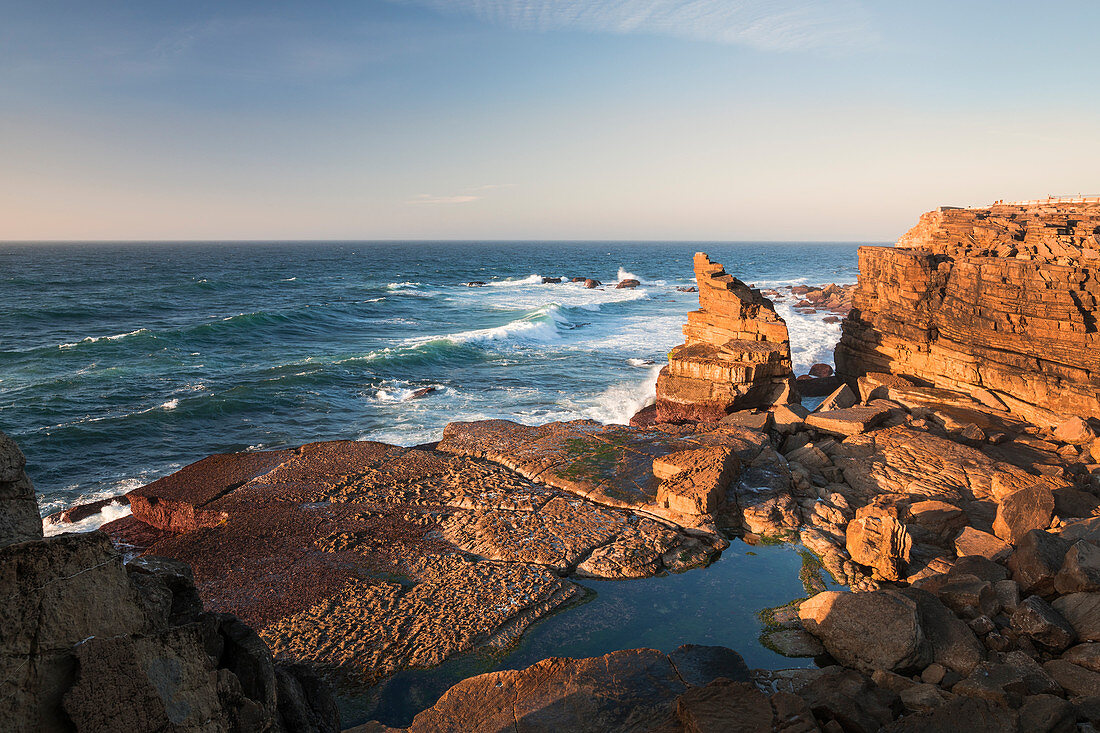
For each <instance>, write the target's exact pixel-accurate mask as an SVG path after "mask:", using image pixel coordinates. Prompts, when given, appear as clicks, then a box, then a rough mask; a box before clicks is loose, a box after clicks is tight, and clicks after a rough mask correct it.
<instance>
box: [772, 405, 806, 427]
mask: <svg viewBox="0 0 1100 733" xmlns="http://www.w3.org/2000/svg"><path fill="white" fill-rule="evenodd" d="M809 414H810V411H809V410H807V409H806V408H805V407H803V406H802V405H800V404H798V403H797V402H796V403H793V404H790V405H776V406H775V409H773V410H772V423H773V424H774V425H775V429H776V430H778V431H779V432H780V433H784V434H789V433H795V432H798V431H799V430H801V429H802V428H803V426H804V425H805V424H806V422H805V421H806V416H807V415H809Z"/></svg>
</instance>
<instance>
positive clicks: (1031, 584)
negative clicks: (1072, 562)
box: [1007, 529, 1070, 596]
mask: <svg viewBox="0 0 1100 733" xmlns="http://www.w3.org/2000/svg"><path fill="white" fill-rule="evenodd" d="M1069 547H1070V543H1069V542H1067V541H1066V540H1064V539H1062V538H1061V537H1058V536H1057V535H1053V534H1050V533H1049V532H1044V531H1043V530H1040V529H1036V530H1032V531H1030V532H1027V533H1026V534H1024V536H1023V537H1021V538H1020V540H1019V541H1018V542H1017V543H1016V548H1015V549H1014V550H1013V551H1012V555H1011V556H1009V558H1008V562H1007V565H1008V569H1009V570H1011V571H1012V579H1013V580H1015V581H1016V582H1017V583H1019V584H1020V591H1021V592H1023V593H1037V594H1039V595H1043V596H1045V595H1050V594H1051V593H1052V592H1053V591H1054V579H1055V577H1056V576H1057V575H1058V571H1059V570H1061V568H1062V563H1063V561H1064V560H1065V557H1066V553H1067V552H1068V551H1069Z"/></svg>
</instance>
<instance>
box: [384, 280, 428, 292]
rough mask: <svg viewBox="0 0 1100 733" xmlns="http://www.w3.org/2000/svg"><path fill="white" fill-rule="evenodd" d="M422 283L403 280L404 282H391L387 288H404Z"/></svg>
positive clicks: (415, 286) (418, 285) (416, 286)
mask: <svg viewBox="0 0 1100 733" xmlns="http://www.w3.org/2000/svg"><path fill="white" fill-rule="evenodd" d="M418 287H420V283H416V282H411V281H409V282H403V283H390V284H389V285H387V286H386V290H404V289H405V288H418Z"/></svg>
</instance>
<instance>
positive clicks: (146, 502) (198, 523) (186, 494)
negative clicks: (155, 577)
mask: <svg viewBox="0 0 1100 733" xmlns="http://www.w3.org/2000/svg"><path fill="white" fill-rule="evenodd" d="M292 455H293V452H292V451H286V450H281V451H260V452H255V453H226V454H221V455H214V456H208V457H206V458H203V459H202V460H201V461H196V462H195V463H192V464H191V465H189V466H186V467H184V468H182V469H180V470H179V471H176V472H175V473H173V474H171V475H168V476H165V477H164V478H162V479H159V480H157V481H154V482H153V483H151V484H148V485H147V486H143V487H141V488H140V489H135V490H134V491H131V492H130V493H129V494H127V495H126V496H127V498H128V499H129V501H130V508H131V510H132V511H133V513H134V516H135V517H136V518H137V519H139V520H141V521H142V522H144V523H146V524H149V525H151V526H153V527H157V528H158V529H167V530H171V531H173V532H187V531H190V530H192V529H196V528H198V527H213V526H215V525H217V524H220V523H221V522H224V521H225V519H226V515H225V513H224V512H220V511H212V510H209V509H206V508H205V507H206V506H207V505H208V504H210V503H211V502H213V501H215V500H217V499H219V498H220V497H222V496H224V495H225V494H226V493H228V492H230V491H232V490H234V489H236V488H239V487H240V486H243V485H244V484H245V483H247V482H248V481H251V480H252V479H254V478H256V477H257V476H261V475H263V474H264V473H267V472H268V471H270V470H271V469H273V468H275V467H276V466H278V465H279V464H281V463H283V462H284V461H286V460H287V459H289V458H290V457H291V456H292Z"/></svg>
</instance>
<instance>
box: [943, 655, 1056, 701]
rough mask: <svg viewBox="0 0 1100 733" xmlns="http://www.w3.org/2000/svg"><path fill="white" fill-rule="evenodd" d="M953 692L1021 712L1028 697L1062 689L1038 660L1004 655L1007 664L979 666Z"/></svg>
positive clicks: (992, 661) (986, 663)
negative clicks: (1020, 707) (1021, 705)
mask: <svg viewBox="0 0 1100 733" xmlns="http://www.w3.org/2000/svg"><path fill="white" fill-rule="evenodd" d="M951 691H952V692H953V693H954V694H956V695H965V696H967V697H976V698H982V699H985V700H988V701H990V702H993V703H995V704H997V705H1002V706H1005V707H1012V708H1018V707H1019V706H1020V704H1021V703H1022V701H1023V698H1024V697H1026V696H1027V695H1039V694H1057V693H1058V692H1060V688H1059V687H1058V683H1057V682H1055V681H1054V680H1053V679H1052V678H1051V677H1050V675H1048V674H1047V673H1046V672H1045V671H1043V668H1042V667H1040V666H1039V664H1038V663H1037V662H1036V661H1035V660H1034V659H1032V658H1031V657H1029V656H1027V655H1026V654H1023V653H1022V652H1009V653H1008V654H1005V655H1004V661H1001V662H998V661H994V660H990V661H987V662H982V663H981V664H979V665H978V666H977V667H975V668H974V671H973V672H971V673H970V675H969V676H968V677H967V678H966V679H964V680H962V681H961V682H959V683H957V684H956V685H955V686H954V687H952V688H951Z"/></svg>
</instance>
